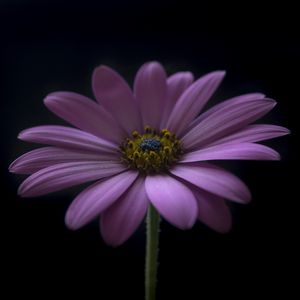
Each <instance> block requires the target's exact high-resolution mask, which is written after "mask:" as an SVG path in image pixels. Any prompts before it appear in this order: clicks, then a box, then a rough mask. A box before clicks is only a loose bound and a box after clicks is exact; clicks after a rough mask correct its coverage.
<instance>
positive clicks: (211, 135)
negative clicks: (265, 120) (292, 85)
mask: <svg viewBox="0 0 300 300" xmlns="http://www.w3.org/2000/svg"><path fill="white" fill-rule="evenodd" d="M275 104H276V102H275V101H274V100H271V99H260V100H259V101H257V100H253V101H247V102H243V103H240V104H239V105H229V106H227V107H224V108H223V109H220V110H216V111H215V112H214V113H212V114H210V115H209V116H208V117H207V118H205V119H203V120H202V121H201V122H200V123H199V124H198V125H197V126H195V127H194V128H193V129H191V130H190V131H189V132H188V133H187V134H186V135H185V136H184V137H183V138H182V142H183V144H184V147H185V149H188V150H193V149H195V150H197V148H199V147H201V146H203V145H207V144H209V143H212V142H214V141H217V140H218V139H220V138H222V137H224V136H226V135H228V134H231V133H233V132H236V131H237V130H239V129H241V128H243V127H245V126H246V125H248V124H250V123H252V122H254V121H255V120H257V119H259V118H260V117H262V116H263V115H265V114H266V113H267V112H269V111H270V110H271V109H272V108H273V107H274V106H275Z"/></svg>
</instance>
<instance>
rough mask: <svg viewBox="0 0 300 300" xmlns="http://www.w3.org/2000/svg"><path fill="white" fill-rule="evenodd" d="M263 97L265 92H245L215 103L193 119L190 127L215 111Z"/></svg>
mask: <svg viewBox="0 0 300 300" xmlns="http://www.w3.org/2000/svg"><path fill="white" fill-rule="evenodd" d="M263 98H265V95H264V94H261V93H251V94H244V95H240V96H236V97H233V98H230V99H228V100H225V101H222V102H221V103H219V104H217V105H214V106H213V107H211V108H210V109H208V110H207V111H205V112H203V113H202V114H201V115H200V116H198V117H197V118H196V119H195V120H193V121H192V122H191V124H190V125H189V127H188V128H189V129H192V128H193V127H195V126H196V125H198V124H199V123H200V122H201V121H202V120H204V119H206V118H207V117H209V116H210V115H212V114H213V113H215V112H216V111H218V110H219V111H221V110H223V109H225V108H227V107H229V106H232V107H234V106H236V105H239V104H240V103H244V102H248V101H253V100H260V99H263Z"/></svg>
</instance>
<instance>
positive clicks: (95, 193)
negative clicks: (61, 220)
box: [65, 171, 138, 230]
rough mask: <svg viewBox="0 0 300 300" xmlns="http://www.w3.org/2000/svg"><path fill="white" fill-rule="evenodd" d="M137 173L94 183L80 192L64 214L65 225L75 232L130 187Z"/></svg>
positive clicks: (128, 172)
mask: <svg viewBox="0 0 300 300" xmlns="http://www.w3.org/2000/svg"><path fill="white" fill-rule="evenodd" d="M137 176H138V173H137V172H133V171H127V172H124V173H121V174H119V175H116V176H113V177H111V178H109V179H107V180H104V181H101V182H96V183H95V184H93V185H91V186H90V187H88V188H87V189H85V190H84V191H82V192H81V193H80V194H79V195H78V196H77V197H76V198H75V200H74V201H73V202H72V203H71V205H70V207H69V208H68V211H67V213H66V217H65V222H66V225H67V226H68V227H69V228H70V229H73V230H76V229H78V228H80V227H82V226H84V225H86V224H87V223H89V222H90V221H91V220H93V219H94V218H96V217H97V216H99V215H100V213H101V212H102V211H104V210H105V209H107V208H108V207H109V206H110V205H112V204H113V203H114V202H115V201H116V200H118V198H119V197H120V196H122V194H123V193H124V192H125V191H126V190H127V189H128V188H129V187H130V185H131V184H132V183H133V182H134V181H135V179H136V178H137Z"/></svg>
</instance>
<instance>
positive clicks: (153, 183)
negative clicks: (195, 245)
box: [10, 62, 289, 246]
mask: <svg viewBox="0 0 300 300" xmlns="http://www.w3.org/2000/svg"><path fill="white" fill-rule="evenodd" d="M224 75H225V72H224V71H216V72H212V73H209V74H207V75H205V76H203V77H201V78H200V79H198V80H197V81H195V82H194V79H193V75H192V74H191V73H190V72H179V73H176V74H174V75H172V76H170V77H167V76H166V73H165V70H164V69H163V67H162V66H161V65H160V64H159V63H157V62H150V63H146V64H144V65H143V66H142V67H141V68H140V69H139V71H138V73H137V75H136V77H135V81H134V88H133V92H132V90H131V89H130V87H129V86H128V85H127V83H126V82H125V81H124V79H123V78H122V77H121V76H120V75H118V74H117V73H116V72H115V71H113V70H112V69H110V68H108V67H106V66H100V67H98V68H96V69H95V71H94V74H93V79H92V86H93V91H94V94H95V97H96V99H97V101H98V103H95V102H94V101H92V100H90V99H89V98H87V97H85V96H82V95H79V94H76V93H72V92H55V93H51V94H49V95H48V96H47V97H46V99H45V100H44V102H45V105H46V106H47V108H48V109H50V110H51V111H52V112H54V113H55V114H56V115H58V116H59V117H61V118H62V119H64V120H65V121H67V122H69V123H70V124H72V125H73V126H75V127H77V129H75V128H71V127H65V126H38V127H33V128H30V129H27V130H24V131H22V132H21V133H20V135H19V138H20V139H21V140H23V141H27V142H34V143H40V144H46V145H48V146H47V147H43V148H39V149H35V150H33V151H31V152H28V153H26V154H24V155H22V156H21V157H19V158H18V159H17V160H15V161H14V162H13V163H12V164H11V166H10V171H11V172H14V173H20V174H31V175H30V176H29V177H28V178H27V179H26V180H25V181H24V182H23V183H22V184H21V186H20V187H19V191H18V192H19V195H21V196H22V197H34V196H40V195H44V194H47V193H50V192H55V191H58V190H61V189H64V188H68V187H71V186H74V185H77V184H81V183H84V182H88V181H96V182H95V183H94V184H92V185H91V186H90V187H88V188H86V189H85V190H83V191H82V192H81V193H80V194H79V195H78V196H77V197H76V198H75V200H74V201H73V202H72V204H71V205H70V207H69V209H68V211H67V213H66V218H65V221H66V224H67V226H68V227H69V228H70V229H78V228H80V227H82V226H84V225H86V224H87V223H89V222H90V221H92V220H93V219H95V218H97V217H100V227H101V233H102V236H103V238H104V240H105V242H106V243H108V244H110V245H114V246H117V245H120V244H121V243H123V242H124V241H125V240H127V239H128V238H129V237H130V236H131V235H132V234H133V232H134V231H135V230H136V228H137V227H138V226H139V224H140V223H141V221H142V220H143V219H144V217H145V214H146V211H147V208H148V206H149V204H150V203H152V204H153V206H154V207H155V208H156V209H157V211H158V212H159V213H160V214H161V215H162V216H163V218H165V219H166V220H167V221H169V222H170V223H171V224H173V225H174V226H176V227H178V228H180V229H188V228H191V227H192V226H193V225H194V223H195V221H196V220H197V219H199V220H200V221H202V222H203V223H204V224H206V225H207V226H209V227H211V228H212V229H214V230H216V231H218V232H227V231H228V230H230V228H231V223H232V221H231V214H230V211H229V209H228V206H227V205H226V202H225V200H224V199H226V200H231V201H235V202H238V203H248V202H249V201H250V198H251V195H250V191H249V189H248V188H247V186H246V185H245V184H244V183H243V182H242V181H241V180H240V179H239V178H237V177H236V176H234V175H233V174H231V173H229V172H227V171H225V170H224V169H222V168H220V167H217V166H214V165H212V164H210V163H208V162H207V161H209V160H228V159H238V160H246V159H250V160H279V159H280V156H279V154H278V153H277V152H276V151H274V150H273V149H271V148H268V147H267V146H264V145H261V144H257V143H256V142H258V141H262V140H266V139H270V138H274V137H278V136H282V135H285V134H288V133H289V131H288V130H287V129H286V128H283V127H280V126H275V125H265V124H255V125H251V123H253V122H254V121H256V120H257V119H259V118H260V117H262V116H263V115H265V114H266V113H267V112H269V111H270V110H271V109H272V108H273V107H274V106H275V104H276V102H275V101H274V100H272V99H269V98H265V96H264V95H263V94H260V93H253V94H246V95H241V96H238V97H235V98H232V99H229V100H227V101H224V102H222V103H220V104H218V105H216V106H214V107H212V108H210V109H208V110H206V111H205V112H204V113H201V112H202V110H203V107H204V106H205V105H206V103H207V102H208V100H209V99H210V97H211V96H212V95H213V93H214V92H215V91H216V89H217V88H218V86H219V85H220V83H221V81H222V79H223V77H224ZM200 113H201V114H200Z"/></svg>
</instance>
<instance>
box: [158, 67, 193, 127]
mask: <svg viewBox="0 0 300 300" xmlns="http://www.w3.org/2000/svg"><path fill="white" fill-rule="evenodd" d="M193 81H194V76H193V74H192V73H191V72H178V73H175V74H173V75H172V76H170V77H169V78H168V79H167V96H166V102H165V107H164V110H163V114H162V117H161V123H160V127H161V128H166V125H167V122H168V119H169V117H170V114H171V112H172V110H173V107H174V106H175V104H176V102H177V100H178V99H179V98H180V96H181V95H182V93H183V92H184V91H185V90H186V89H187V88H188V87H189V86H190V85H191V84H192V83H193Z"/></svg>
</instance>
